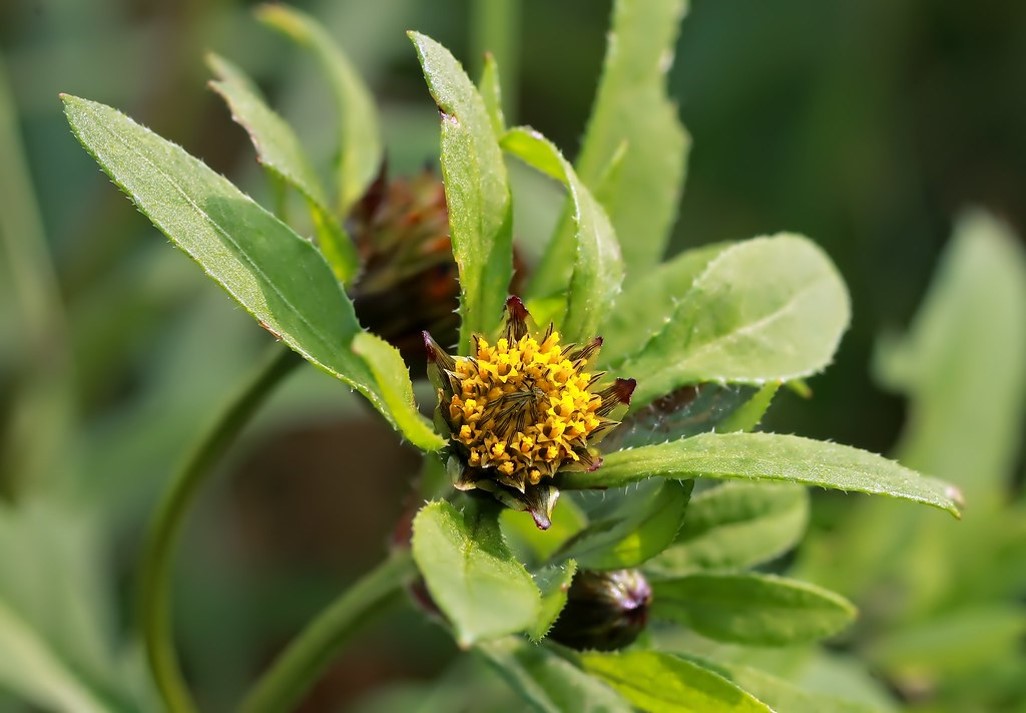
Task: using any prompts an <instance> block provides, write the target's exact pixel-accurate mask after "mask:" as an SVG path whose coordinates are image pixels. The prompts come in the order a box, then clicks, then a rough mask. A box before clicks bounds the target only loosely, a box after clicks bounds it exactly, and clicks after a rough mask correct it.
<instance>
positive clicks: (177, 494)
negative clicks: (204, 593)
mask: <svg viewBox="0 0 1026 713" xmlns="http://www.w3.org/2000/svg"><path fill="white" fill-rule="evenodd" d="M301 362H302V359H300V357H299V356H298V355H297V354H295V353H294V352H293V351H292V350H290V349H289V348H288V347H285V346H284V345H281V344H275V345H274V348H273V349H272V350H271V352H270V353H269V354H268V355H267V357H266V358H265V359H264V361H263V362H262V363H261V364H260V365H259V366H258V367H257V368H256V369H255V370H254V371H253V374H252V375H251V376H250V377H249V378H248V379H247V380H246V382H245V383H244V384H243V386H242V388H241V389H240V390H239V391H238V393H236V395H235V396H234V397H233V398H232V399H231V401H229V402H228V404H227V405H226V407H225V408H224V410H223V411H221V413H220V414H218V416H217V418H216V419H215V420H214V421H213V422H212V424H211V426H210V428H209V429H208V430H207V431H206V433H204V435H203V437H202V438H201V439H200V441H199V442H198V443H197V445H196V447H195V448H194V450H193V451H192V453H191V454H190V455H189V457H188V458H187V459H186V460H185V462H184V463H183V464H182V466H181V468H180V469H179V470H178V472H177V473H176V474H175V476H174V479H173V480H172V482H171V486H170V487H169V488H168V490H167V491H166V492H165V493H164V497H163V500H162V501H161V502H160V505H159V506H158V509H157V513H156V516H155V517H154V519H153V521H152V523H151V526H150V530H149V533H148V535H147V539H146V543H145V545H144V547H143V552H142V565H141V571H140V575H139V592H140V614H141V619H142V621H141V625H142V630H143V637H144V640H145V644H146V655H147V658H148V659H149V664H150V670H151V671H152V673H153V677H154V679H155V680H156V683H157V687H158V688H159V690H160V693H161V695H162V696H163V698H164V703H165V704H166V705H167V708H168V710H170V711H172V713H189V712H190V711H194V710H196V704H195V702H194V701H193V699H192V696H191V695H190V693H189V689H188V687H187V686H186V685H185V680H184V677H183V676H182V672H181V669H180V668H179V666H178V658H177V655H176V653H175V647H174V641H173V636H172V626H171V592H170V586H169V585H170V579H171V565H172V563H173V554H174V547H175V543H176V542H177V539H178V535H179V533H180V532H181V529H182V523H183V521H184V519H185V515H186V513H187V511H188V509H189V505H190V504H191V503H192V501H193V498H194V496H195V494H196V492H197V491H198V490H199V486H200V485H201V484H202V483H203V482H204V480H205V479H206V477H207V476H208V475H209V474H210V473H211V471H212V470H213V466H214V465H215V464H216V463H217V461H218V460H219V459H220V458H221V456H222V455H223V454H224V452H225V451H226V450H227V449H228V447H229V446H230V445H231V443H232V442H233V441H234V440H235V438H236V436H238V435H239V432H240V431H242V429H243V428H244V427H245V425H246V424H247V423H248V422H249V420H250V418H251V417H252V416H253V414H254V413H255V412H256V410H257V409H258V408H259V406H260V405H261V404H262V403H263V401H264V399H265V398H266V397H267V396H268V394H270V393H271V391H272V390H273V389H274V387H275V386H276V385H277V384H279V383H280V382H281V380H282V379H283V378H284V377H285V375H286V374H288V373H289V372H290V371H291V370H292V369H293V367H295V366H296V365H297V364H300V363H301Z"/></svg>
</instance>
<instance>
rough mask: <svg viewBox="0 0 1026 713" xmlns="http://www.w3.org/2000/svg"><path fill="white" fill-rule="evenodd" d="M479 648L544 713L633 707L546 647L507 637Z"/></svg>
mask: <svg viewBox="0 0 1026 713" xmlns="http://www.w3.org/2000/svg"><path fill="white" fill-rule="evenodd" d="M476 648H477V650H478V651H480V652H481V653H482V654H483V655H484V657H485V659H486V660H487V661H488V662H489V663H490V664H492V665H493V666H494V668H495V670H496V671H497V672H498V673H499V675H500V676H502V677H503V678H504V679H506V681H507V682H508V683H509V684H510V686H512V687H513V689H514V690H516V691H517V693H519V694H520V695H521V696H522V697H523V698H524V700H525V701H527V702H528V703H530V704H531V706H532V707H533V708H534V709H535V710H538V711H541V712H542V713H629V711H631V710H633V708H632V707H631V706H630V705H629V704H628V703H627V702H626V701H625V700H623V699H622V698H620V696H618V695H617V694H616V693H615V692H614V691H613V690H611V689H610V688H609V687H607V686H606V685H605V684H604V683H603V682H602V681H600V680H599V679H597V678H595V677H593V676H589V675H588V674H587V673H585V672H583V671H581V670H580V669H579V668H577V667H576V666H574V665H573V664H572V663H570V662H569V661H567V660H566V659H564V658H562V657H560V656H558V655H557V654H555V653H553V652H552V651H550V650H549V649H547V648H546V647H544V646H536V645H532V644H529V643H527V642H525V641H524V640H523V639H518V638H506V639H499V640H497V641H487V642H483V643H481V644H479V645H478V646H477V647H476Z"/></svg>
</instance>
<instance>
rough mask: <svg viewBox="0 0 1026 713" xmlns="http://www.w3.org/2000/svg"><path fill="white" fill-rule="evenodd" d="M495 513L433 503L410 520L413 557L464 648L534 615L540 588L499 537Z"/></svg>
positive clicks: (517, 627)
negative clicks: (462, 511)
mask: <svg viewBox="0 0 1026 713" xmlns="http://www.w3.org/2000/svg"><path fill="white" fill-rule="evenodd" d="M497 516H498V511H497V510H496V509H495V508H491V507H486V506H482V507H480V508H476V509H473V510H468V512H467V513H466V514H464V513H461V512H459V511H457V510H456V508H454V507H453V506H452V505H450V504H449V503H447V502H433V503H429V504H428V505H426V506H424V507H423V508H421V510H420V512H419V513H417V517H416V518H414V520H413V558H414V559H415V560H416V562H417V567H418V568H419V569H420V572H421V574H422V575H423V576H424V581H425V583H426V584H427V588H428V591H429V592H431V597H432V598H433V599H434V601H435V603H436V604H437V605H438V607H439V609H441V610H442V611H443V612H444V613H445V615H446V617H448V619H449V621H450V622H451V623H452V625H453V628H454V629H455V630H456V638H457V640H458V641H459V643H460V646H462V647H464V648H466V647H469V646H471V645H472V644H474V643H476V642H478V641H485V640H487V639H494V638H497V637H500V636H505V635H506V634H512V633H516V632H520V631H524V630H526V629H530V628H531V627H533V626H534V624H535V622H536V620H537V619H538V614H539V607H540V595H539V592H538V587H537V586H535V583H534V580H533V579H532V578H531V575H530V574H528V572H527V570H526V569H524V565H522V564H521V563H520V562H518V561H517V560H516V558H514V557H513V555H512V553H511V552H510V551H509V548H508V547H507V546H506V543H505V542H504V541H503V539H502V533H501V532H500V530H499V523H498V517H497Z"/></svg>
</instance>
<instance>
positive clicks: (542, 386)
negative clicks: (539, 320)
mask: <svg viewBox="0 0 1026 713" xmlns="http://www.w3.org/2000/svg"><path fill="white" fill-rule="evenodd" d="M529 317H530V315H529V314H528V312H527V309H526V308H525V307H524V303H523V302H521V301H520V298H519V297H510V298H509V299H508V300H507V301H506V324H505V327H504V329H503V330H502V336H500V337H499V338H498V339H497V340H496V341H495V343H494V344H493V343H491V342H489V341H487V340H486V339H485V338H484V337H483V336H482V335H474V339H473V345H472V352H473V353H472V355H471V356H467V357H453V356H450V355H449V354H447V353H446V352H445V351H444V350H443V349H442V348H441V347H439V346H438V344H437V343H436V342H435V341H434V339H432V338H431V335H430V334H428V333H427V332H425V333H424V343H425V345H426V347H427V352H428V376H429V377H430V378H431V380H432V383H434V385H435V386H436V387H437V389H438V409H437V411H436V420H438V421H439V422H440V424H439V425H440V426H441V427H444V428H445V429H446V430H447V431H448V432H449V439H450V441H449V443H450V445H449V456H448V458H449V459H448V469H449V472H450V474H451V475H452V476H453V482H454V484H455V486H456V488H458V489H460V490H475V489H476V490H484V491H487V492H489V493H491V494H492V495H494V496H495V498H496V499H498V500H499V501H500V502H502V503H503V504H505V505H506V506H508V507H511V508H514V509H516V510H527V511H529V512H530V513H531V515H532V516H533V517H534V521H535V523H536V524H537V525H538V527H539V528H541V529H543V530H544V529H546V528H548V527H549V525H550V524H551V521H550V518H551V515H552V507H553V505H555V502H556V498H558V497H559V490H558V489H557V488H556V487H555V485H554V483H553V477H554V476H555V475H556V474H557V473H559V472H560V471H570V470H584V471H592V470H595V469H596V468H598V467H599V465H600V464H601V462H602V459H601V458H600V457H599V455H598V452H597V450H596V449H595V445H596V444H597V443H598V442H599V440H601V439H602V437H603V436H605V435H606V434H607V433H609V431H610V430H611V429H612V428H614V427H615V426H617V425H618V424H619V421H617V420H616V419H617V417H618V416H620V415H622V412H623V411H624V410H625V409H626V407H627V405H628V404H629V403H630V398H631V394H632V393H633V392H634V387H635V385H636V382H635V381H634V379H616V380H615V381H614V382H613V383H612V384H610V385H608V386H605V387H602V386H600V385H599V384H600V382H601V381H602V379H603V377H604V376H605V374H603V373H602V372H591V371H590V370H589V365H590V364H591V363H592V361H593V360H594V357H595V355H596V354H597V353H598V351H599V348H600V347H601V346H602V339H601V338H600V337H596V338H595V339H593V340H591V341H589V342H587V343H586V344H563V343H562V341H561V336H560V334H559V332H558V331H556V329H555V328H554V327H553V325H552V324H550V325H549V326H548V328H547V329H546V330H545V331H544V332H542V333H538V332H537V331H535V330H532V329H530V328H529V327H528V323H527V320H528V319H529ZM532 332H533V333H532Z"/></svg>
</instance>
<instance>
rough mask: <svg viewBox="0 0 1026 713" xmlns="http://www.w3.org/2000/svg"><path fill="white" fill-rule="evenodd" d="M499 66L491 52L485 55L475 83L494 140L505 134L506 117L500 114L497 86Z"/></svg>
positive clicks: (500, 94)
mask: <svg viewBox="0 0 1026 713" xmlns="http://www.w3.org/2000/svg"><path fill="white" fill-rule="evenodd" d="M499 84H500V82H499V66H498V65H497V64H496V63H495V56H494V55H492V53H491V52H487V53H485V58H484V67H482V69H481V79H480V80H479V81H478V83H477V91H478V93H479V94H480V95H481V99H482V100H483V101H484V106H485V111H486V112H487V113H488V120H489V121H490V122H491V123H492V131H494V132H495V136H496V138H502V135H503V134H504V133H506V117H505V116H503V113H502V87H500V86H499Z"/></svg>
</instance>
